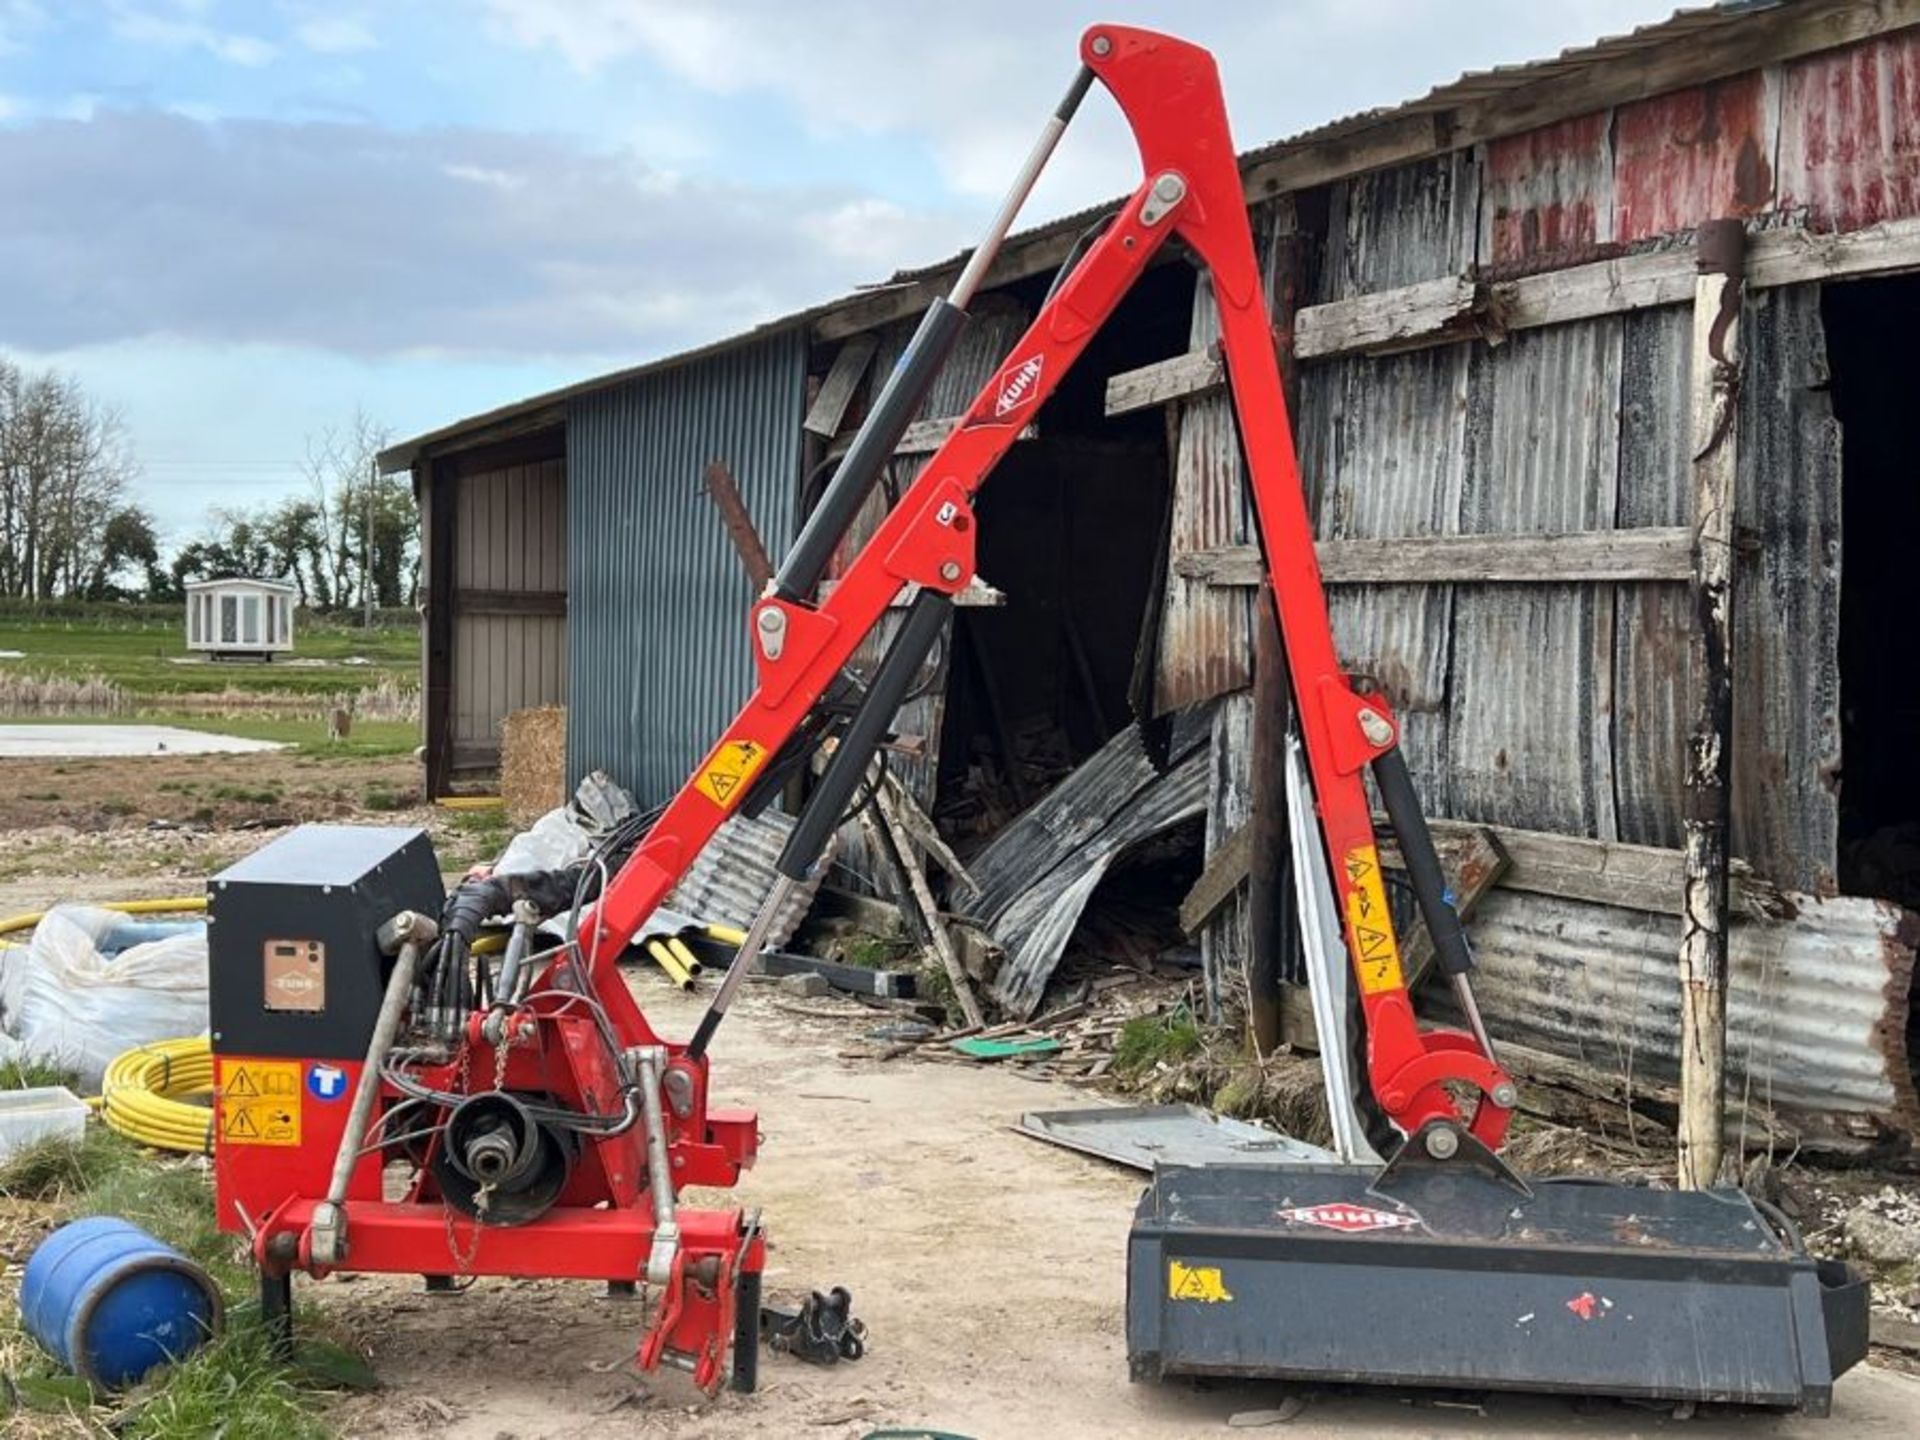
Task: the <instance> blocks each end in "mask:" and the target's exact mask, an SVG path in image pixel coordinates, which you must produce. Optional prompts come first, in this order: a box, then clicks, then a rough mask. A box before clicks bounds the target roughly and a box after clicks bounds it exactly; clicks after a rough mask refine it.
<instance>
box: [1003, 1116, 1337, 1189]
mask: <svg viewBox="0 0 1920 1440" xmlns="http://www.w3.org/2000/svg"><path fill="white" fill-rule="evenodd" d="M1013 1128H1014V1129H1016V1130H1018V1131H1019V1132H1020V1133H1021V1134H1022V1135H1030V1136H1032V1137H1033V1138H1034V1139H1035V1140H1044V1141H1046V1142H1047V1143H1048V1144H1049V1145H1059V1146H1062V1147H1064V1148H1065V1149H1068V1150H1078V1151H1079V1152H1080V1153H1081V1154H1083V1155H1097V1156H1099V1157H1100V1158H1101V1159H1102V1160H1111V1161H1113V1162H1114V1163H1115V1164H1116V1165H1126V1166H1129V1167H1131V1168H1132V1169H1135V1170H1145V1171H1146V1172H1147V1173H1148V1174H1152V1173H1153V1169H1154V1167H1155V1166H1156V1165H1272V1164H1274V1163H1275V1162H1285V1163H1287V1164H1293V1165H1335V1164H1338V1163H1339V1160H1340V1157H1339V1156H1337V1155H1335V1154H1334V1153H1333V1152H1332V1151H1331V1150H1323V1149H1322V1148H1321V1147H1320V1146H1318V1145H1309V1144H1307V1143H1306V1142H1305V1141H1304V1140H1296V1139H1294V1138H1293V1137H1292V1136H1291V1135H1282V1134H1281V1133H1280V1132H1279V1131H1278V1130H1269V1129H1267V1128H1265V1127H1264V1126H1261V1125H1252V1124H1249V1123H1248V1122H1247V1121H1245V1120H1235V1119H1233V1118H1232V1117H1231V1116H1227V1115H1215V1114H1213V1113H1211V1112H1210V1111H1206V1110H1202V1109H1201V1108H1200V1107H1199V1106H1198V1105H1095V1106H1091V1107H1088V1108H1085V1109H1080V1110H1029V1111H1028V1112H1027V1113H1026V1114H1024V1115H1022V1116H1021V1117H1020V1123H1019V1124H1018V1125H1016V1126H1014V1127H1013Z"/></svg>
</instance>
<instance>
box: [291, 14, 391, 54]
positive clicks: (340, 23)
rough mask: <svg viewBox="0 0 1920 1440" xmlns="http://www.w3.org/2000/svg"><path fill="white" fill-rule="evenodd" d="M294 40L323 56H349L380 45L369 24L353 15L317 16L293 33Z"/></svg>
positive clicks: (296, 27)
mask: <svg viewBox="0 0 1920 1440" xmlns="http://www.w3.org/2000/svg"><path fill="white" fill-rule="evenodd" d="M293 34H294V38H295V39H297V40H298V41H299V42H300V43H301V44H302V45H304V46H306V47H307V49H309V50H314V51H318V52H319V53H320V54H322V55H346V54H350V53H352V52H353V51H355V50H371V49H373V48H374V46H375V45H377V44H378V43H379V42H378V41H376V40H375V39H374V38H373V31H372V30H370V29H368V28H367V23H366V21H364V20H362V19H360V18H358V17H357V16H352V15H315V16H313V17H312V18H311V19H308V20H303V21H301V22H300V23H299V24H298V25H296V26H294V29H293Z"/></svg>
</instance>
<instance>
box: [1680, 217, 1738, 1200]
mask: <svg viewBox="0 0 1920 1440" xmlns="http://www.w3.org/2000/svg"><path fill="white" fill-rule="evenodd" d="M1746 248H1747V232H1746V227H1745V226H1744V225H1743V224H1742V223H1741V222H1740V221H1739V220H1737V219H1727V220H1715V221H1712V222H1710V223H1709V224H1707V225H1703V226H1701V227H1700V278H1699V281H1698V282H1697V284H1696V287H1695V289H1694V296H1693V364H1692V376H1691V384H1690V387H1689V388H1690V390H1691V392H1692V399H1693V439H1692V443H1691V444H1690V445H1689V446H1688V449H1689V451H1690V452H1691V453H1692V455H1693V525H1694V530H1695V532H1696V533H1697V535H1698V543H1697V544H1696V545H1695V546H1694V570H1693V576H1692V583H1691V584H1690V586H1689V587H1688V592H1689V596H1690V598H1691V600H1692V607H1691V608H1692V610H1693V620H1694V624H1693V629H1692V631H1691V632H1690V633H1689V634H1688V637H1687V641H1688V650H1689V652H1690V663H1689V665H1688V667H1687V673H1688V674H1690V675H1691V676H1693V681H1694V688H1695V694H1694V696H1693V700H1694V717H1693V729H1692V733H1691V734H1690V735H1689V737H1688V739H1687V774H1686V791H1687V793H1686V815H1685V822H1684V829H1685V835H1686V848H1685V861H1684V868H1685V894H1684V900H1683V902H1682V906H1681V913H1680V920H1681V929H1680V1160H1679V1176H1680V1184H1681V1187H1682V1188H1683V1189H1688V1190H1705V1189H1707V1188H1709V1187H1710V1186H1713V1185H1717V1184H1719V1183H1720V1179H1721V1176H1720V1160H1721V1139H1722V1134H1721V1132H1722V1130H1723V1129H1724V1124H1723V1120H1724V1116H1725V1114H1726V1108H1727V925H1728V919H1729V917H1728V911H1727V829H1728V821H1729V818H1730V815H1731V787H1730V782H1731V779H1732V774H1733V511H1734V489H1735V480H1736V477H1737V476H1738V475H1739V470H1740V435H1739V430H1740V427H1739V425H1738V424H1736V423H1735V422H1736V419H1737V417H1738V413H1739V412H1738V409H1737V404H1736V402H1737V400H1738V397H1739V394H1740V351H1739V341H1740V310H1741V280H1742V276H1743V274H1744V273H1745V267H1746Z"/></svg>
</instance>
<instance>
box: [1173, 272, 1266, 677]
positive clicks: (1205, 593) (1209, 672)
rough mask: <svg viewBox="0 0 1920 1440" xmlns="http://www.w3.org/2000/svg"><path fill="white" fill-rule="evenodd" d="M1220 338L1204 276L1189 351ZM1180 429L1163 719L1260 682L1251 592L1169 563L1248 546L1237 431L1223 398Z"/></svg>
mask: <svg viewBox="0 0 1920 1440" xmlns="http://www.w3.org/2000/svg"><path fill="white" fill-rule="evenodd" d="M1219 334H1220V317H1219V312H1218V311H1217V310H1216V309H1215V308H1214V303H1213V285H1212V281H1211V279H1210V277H1208V276H1206V275H1204V274H1203V275H1202V276H1201V277H1200V281H1199V284H1197V285H1196V286H1195V287H1194V297H1193V328H1192V339H1191V344H1190V348H1192V349H1196V350H1197V349H1204V348H1205V347H1206V346H1207V345H1209V344H1211V343H1212V342H1213V341H1214V340H1215V339H1217V338H1218V337H1219ZM1175 423H1176V424H1177V426H1178V436H1177V438H1176V440H1175V442H1174V450H1173V487H1172V488H1173V500H1172V512H1171V516H1170V519H1169V522H1168V532H1167V533H1168V541H1167V545H1168V555H1169V564H1168V567H1167V582H1166V589H1165V591H1164V592H1163V593H1162V598H1161V602H1160V623H1159V647H1160V648H1159V657H1158V662H1157V664H1156V667H1155V671H1154V684H1153V713H1154V714H1156V715H1164V714H1166V713H1167V712H1168V711H1170V710H1179V709H1182V708H1184V707H1185V706H1188V705H1197V704H1199V703H1200V702H1201V701H1203V700H1210V699H1212V698H1213V697H1214V696H1216V695H1225V694H1227V693H1228V692H1229V691H1233V690H1239V689H1242V688H1244V687H1245V686H1246V685H1247V684H1248V683H1249V682H1250V681H1251V680H1252V678H1253V656H1252V650H1253V646H1252V635H1253V632H1252V630H1251V629H1250V628H1249V624H1248V622H1249V619H1250V617H1251V615H1252V609H1251V600H1250V597H1249V595H1248V593H1247V592H1246V591H1245V590H1229V589H1225V588H1222V587H1220V586H1215V585H1209V584H1207V582H1206V581H1204V580H1191V579H1188V578H1186V577H1185V576H1182V575H1180V574H1178V573H1177V572H1176V571H1175V569H1174V567H1173V565H1172V564H1171V561H1172V560H1173V559H1177V558H1178V557H1179V556H1182V555H1189V554H1194V553H1197V552H1199V551H1202V550H1211V549H1215V548H1217V547H1219V546H1223V545H1241V544H1245V543H1246V542H1247V540H1248V537H1249V536H1250V535H1251V533H1252V532H1251V530H1250V528H1249V523H1250V519H1249V514H1248V508H1247V497H1246V486H1245V484H1244V483H1243V481H1242V478H1241V464H1240V431H1239V427H1238V426H1237V425H1236V424H1235V422H1234V418H1233V408H1232V406H1231V404H1230V403H1229V401H1228V397H1227V395H1226V393H1225V392H1224V391H1214V392H1211V393H1209V394H1206V395H1201V396H1198V397H1196V398H1194V399H1191V400H1188V401H1186V402H1185V403H1183V404H1181V405H1180V406H1179V407H1178V419H1177V421H1176V422H1175Z"/></svg>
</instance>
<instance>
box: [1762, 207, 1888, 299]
mask: <svg viewBox="0 0 1920 1440" xmlns="http://www.w3.org/2000/svg"><path fill="white" fill-rule="evenodd" d="M1902 270H1920V218H1908V219H1904V220H1888V221H1885V222H1884V223H1882V224H1879V225H1875V226H1872V227H1871V228H1869V229H1866V230H1850V231H1848V232H1847V233H1846V234H1844V235H1822V234H1818V233H1816V232H1814V231H1810V230H1763V231H1761V232H1760V233H1759V234H1757V235H1750V236H1748V237H1747V285H1748V288H1753V287H1755V286H1759V287H1761V288H1765V287H1768V286H1772V285H1800V284H1804V283H1805V282H1807V281H1809V280H1840V279H1844V278H1846V277H1847V276H1849V275H1880V274H1892V273H1896V272H1898V271H1902Z"/></svg>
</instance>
